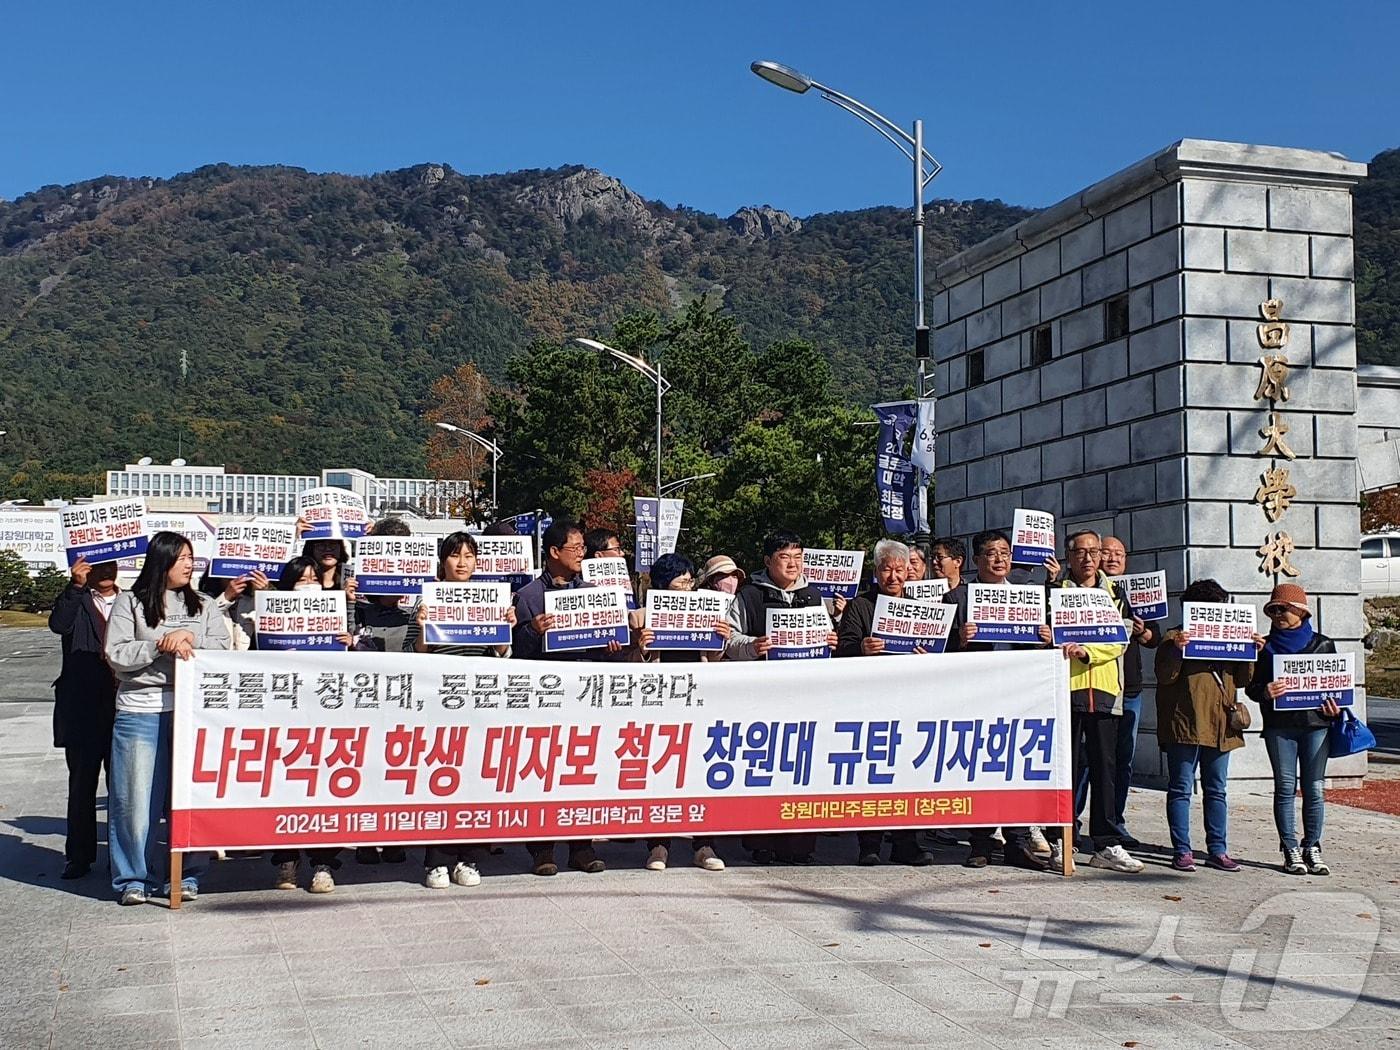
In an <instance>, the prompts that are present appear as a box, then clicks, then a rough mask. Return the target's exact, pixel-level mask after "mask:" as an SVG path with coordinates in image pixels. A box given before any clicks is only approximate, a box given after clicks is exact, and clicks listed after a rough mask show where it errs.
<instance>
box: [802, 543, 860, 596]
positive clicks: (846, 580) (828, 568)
mask: <svg viewBox="0 0 1400 1050" xmlns="http://www.w3.org/2000/svg"><path fill="white" fill-rule="evenodd" d="M864 567H865V551H833V550H821V549H818V548H813V547H808V548H807V549H806V550H804V551H803V552H802V574H803V575H804V576H806V577H807V582H808V583H810V584H811V585H812V586H813V587H815V588H816V589H817V590H818V591H820V592H821V595H822V597H823V598H854V597H855V596H856V595H857V594H858V593H859V592H860V574H861V569H863V568H864Z"/></svg>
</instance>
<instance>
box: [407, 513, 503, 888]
mask: <svg viewBox="0 0 1400 1050" xmlns="http://www.w3.org/2000/svg"><path fill="white" fill-rule="evenodd" d="M475 572H476V539H475V538H474V537H473V536H472V535H471V534H470V533H467V532H454V533H451V534H449V535H447V536H444V537H443V538H442V542H440V543H439V544H438V571H437V578H438V579H439V580H440V581H441V582H443V583H468V582H470V581H471V578H472V574H473V573H475ZM412 617H413V620H412V622H411V623H410V624H409V628H408V633H407V634H406V635H405V636H404V641H403V648H404V652H406V653H440V654H443V655H449V656H500V657H503V656H509V655H510V646H509V645H469V644H467V645H464V644H460V643H459V644H451V645H430V644H428V643H427V642H425V641H424V640H423V628H424V626H425V625H426V624H427V622H428V608H427V606H425V605H424V604H423V603H422V602H421V601H420V602H418V604H417V605H416V606H415V607H414V609H413V613H412ZM506 622H507V623H509V624H510V625H511V627H512V628H513V627H514V626H515V610H514V609H510V610H508V611H507V613H506ZM481 849H482V847H481V846H479V845H477V844H476V843H472V842H449V843H443V844H441V845H435V846H428V847H426V849H425V850H424V853H423V870H424V876H423V884H424V885H425V886H427V887H428V888H429V889H434V890H443V889H446V888H447V887H448V886H450V885H454V884H455V885H457V886H475V885H477V884H478V883H480V882H481V872H480V869H479V868H478V863H479V860H480V856H481Z"/></svg>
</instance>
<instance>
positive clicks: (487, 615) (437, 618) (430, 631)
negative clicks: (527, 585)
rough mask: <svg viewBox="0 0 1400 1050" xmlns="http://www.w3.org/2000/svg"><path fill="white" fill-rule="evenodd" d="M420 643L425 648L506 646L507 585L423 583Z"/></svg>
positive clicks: (508, 635) (507, 635)
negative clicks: (424, 643)
mask: <svg viewBox="0 0 1400 1050" xmlns="http://www.w3.org/2000/svg"><path fill="white" fill-rule="evenodd" d="M421 593H422V602H423V608H424V609H425V610H426V611H427V620H426V622H424V624H423V641H425V642H426V643H427V644H429V645H508V644H510V620H509V619H508V617H507V614H508V613H509V612H510V607H511V602H510V584H508V583H478V582H477V581H476V580H471V581H470V582H467V583H436V582H434V583H425V584H423V588H422V592H421Z"/></svg>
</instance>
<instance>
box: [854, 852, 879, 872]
mask: <svg viewBox="0 0 1400 1050" xmlns="http://www.w3.org/2000/svg"><path fill="white" fill-rule="evenodd" d="M856 863H857V864H859V865H860V866H861V867H862V868H873V867H875V865H877V864H879V863H880V854H878V853H862V854H861V855H860V856H859V857H857V858H856Z"/></svg>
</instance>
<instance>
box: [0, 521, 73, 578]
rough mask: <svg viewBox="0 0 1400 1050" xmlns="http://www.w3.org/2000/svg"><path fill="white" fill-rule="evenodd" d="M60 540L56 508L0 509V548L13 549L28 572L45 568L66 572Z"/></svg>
mask: <svg viewBox="0 0 1400 1050" xmlns="http://www.w3.org/2000/svg"><path fill="white" fill-rule="evenodd" d="M63 540H64V535H63V525H62V523H61V522H60V521H59V517H58V511H57V510H48V511H44V510H0V551H14V552H15V553H16V554H18V555H19V556H20V557H21V558H22V559H23V560H24V564H25V565H26V566H27V567H28V569H29V571H30V572H31V573H36V572H39V571H40V570H41V569H45V568H54V569H62V570H64V572H67V571H68V559H67V558H65V557H64V555H63Z"/></svg>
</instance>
